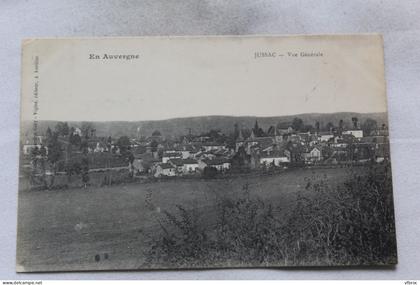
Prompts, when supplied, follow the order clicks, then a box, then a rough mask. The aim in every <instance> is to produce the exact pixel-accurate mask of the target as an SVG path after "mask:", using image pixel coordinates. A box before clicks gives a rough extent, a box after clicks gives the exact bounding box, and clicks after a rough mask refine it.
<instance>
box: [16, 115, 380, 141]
mask: <svg viewBox="0 0 420 285" xmlns="http://www.w3.org/2000/svg"><path fill="white" fill-rule="evenodd" d="M352 117H357V118H358V119H359V122H360V123H363V122H364V121H365V120H366V119H367V118H371V119H374V120H376V121H377V123H378V125H379V126H380V125H382V124H386V125H388V119H387V113H351V112H341V113H328V114H319V113H310V114H298V115H291V116H276V117H255V116H241V117H234V116H202V117H188V118H174V119H167V120H157V121H138V122H133V121H110V122H92V124H93V126H94V127H95V128H96V135H97V136H109V135H111V136H112V137H119V136H122V135H128V136H136V135H137V129H138V128H139V129H140V133H141V135H142V136H150V135H151V134H152V132H153V131H154V130H159V131H160V132H161V133H162V135H164V136H179V135H183V134H188V131H189V129H191V132H192V133H193V134H200V133H203V132H207V131H209V130H211V129H217V130H221V131H222V132H223V133H226V134H229V133H231V132H233V129H234V124H235V123H237V124H238V125H239V126H241V127H242V128H248V129H249V128H252V127H253V126H254V123H255V120H257V121H258V124H259V126H260V127H261V128H263V129H264V130H267V129H268V128H269V127H270V126H275V125H277V124H278V123H281V124H287V123H289V122H292V121H293V119H294V118H300V119H302V120H303V122H304V123H305V124H311V125H315V122H316V121H318V122H320V124H321V126H323V125H324V126H325V125H326V124H327V123H328V122H331V123H333V124H334V125H338V122H339V121H340V120H341V119H342V120H343V121H344V123H345V124H346V125H348V126H351V125H352V123H351V118H352ZM56 123H57V122H56V121H40V122H38V133H39V134H44V133H45V131H46V130H47V128H48V127H50V128H51V129H53V128H54V126H55V124H56ZM69 125H70V126H74V127H80V125H81V122H69ZM21 127H22V131H23V134H26V135H29V134H30V133H31V129H32V123H31V122H29V121H25V122H22V126H21Z"/></svg>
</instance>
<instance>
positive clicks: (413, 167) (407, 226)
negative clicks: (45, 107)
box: [0, 0, 420, 279]
mask: <svg viewBox="0 0 420 285" xmlns="http://www.w3.org/2000/svg"><path fill="white" fill-rule="evenodd" d="M324 33H382V34H383V35H384V40H385V60H386V79H387V88H388V103H389V117H390V129H391V151H392V163H393V178H394V196H395V209H396V223H397V235H398V251H399V254H398V256H399V264H398V265H397V266H396V268H395V269H370V268H365V269H360V268H359V269H356V268H353V269H349V268H347V269H344V268H332V269H231V270H229V269H224V270H190V271H188V270H184V271H154V272H134V271H131V272H93V273H92V272H88V273H53V274H51V273H43V274H16V273H15V265H14V264H15V247H16V241H15V239H16V211H17V205H16V200H17V199H16V198H17V171H18V128H19V92H20V43H21V40H22V39H23V38H27V37H32V38H33V37H56V36H57V37H81V36H146V35H147V36H150V35H248V34H251V35H252V34H324ZM419 47H420V1H416V0H410V1H408V0H405V1H398V0H395V1H385V0H383V1H380V0H336V1H334V0H326V1H319V0H318V1H315V0H314V1H297V0H283V1H274V0H269V1H262V0H235V1H222V0H214V1H211V0H205V1H198V0H188V1H175V0H166V1H165V0H151V1H100V0H90V1H83V0H73V1H70V0H69V1H61V0H60V1H22V0H0V71H1V72H0V150H1V155H0V169H1V171H0V181H1V184H0V189H1V198H0V217H1V218H0V240H1V241H0V279H196V278H200V279H214V278H217V279H221V278H227V279H420V252H419V251H420V222H419V221H420V205H419V204H420V203H419V202H420V189H419V188H420V187H419V186H420V182H419V181H420V164H419V158H420V48H419ZM360 104H363V102H360Z"/></svg>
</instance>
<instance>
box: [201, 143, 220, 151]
mask: <svg viewBox="0 0 420 285" xmlns="http://www.w3.org/2000/svg"><path fill="white" fill-rule="evenodd" d="M202 148H203V149H204V151H218V150H223V149H225V148H226V147H225V146H224V145H223V144H219V143H216V142H205V143H203V145H202Z"/></svg>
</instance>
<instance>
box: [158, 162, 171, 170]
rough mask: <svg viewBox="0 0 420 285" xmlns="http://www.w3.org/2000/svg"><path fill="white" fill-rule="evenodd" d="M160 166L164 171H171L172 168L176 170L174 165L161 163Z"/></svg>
mask: <svg viewBox="0 0 420 285" xmlns="http://www.w3.org/2000/svg"><path fill="white" fill-rule="evenodd" d="M159 166H160V167H161V168H162V169H171V168H174V166H173V165H172V164H170V163H161V164H160V165H159Z"/></svg>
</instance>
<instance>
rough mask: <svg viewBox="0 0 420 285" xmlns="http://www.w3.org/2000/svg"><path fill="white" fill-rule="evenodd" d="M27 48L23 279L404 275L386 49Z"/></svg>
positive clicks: (121, 43)
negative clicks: (320, 270)
mask: <svg viewBox="0 0 420 285" xmlns="http://www.w3.org/2000/svg"><path fill="white" fill-rule="evenodd" d="M22 46H23V47H22V49H23V54H22V94H21V123H20V147H19V156H20V157H19V193H18V225H17V227H18V228H17V249H16V270H17V271H18V272H46V271H91V270H150V269H203V268H255V267H269V268H271V267H320V266H323V267H324V266H392V265H395V264H397V260H398V258H397V243H396V230H395V220H394V204H393V187H392V185H393V183H392V171H391V154H390V143H389V123H388V110H387V96H386V86H385V73H384V53H383V40H382V37H381V36H380V35H374V34H371V35H336V36H331V35H330V36H207V37H204V36H202V37H143V38H135V37H133V38H96V39H93V38H84V39H82V38H81V39H28V40H25V41H24V42H23V44H22Z"/></svg>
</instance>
